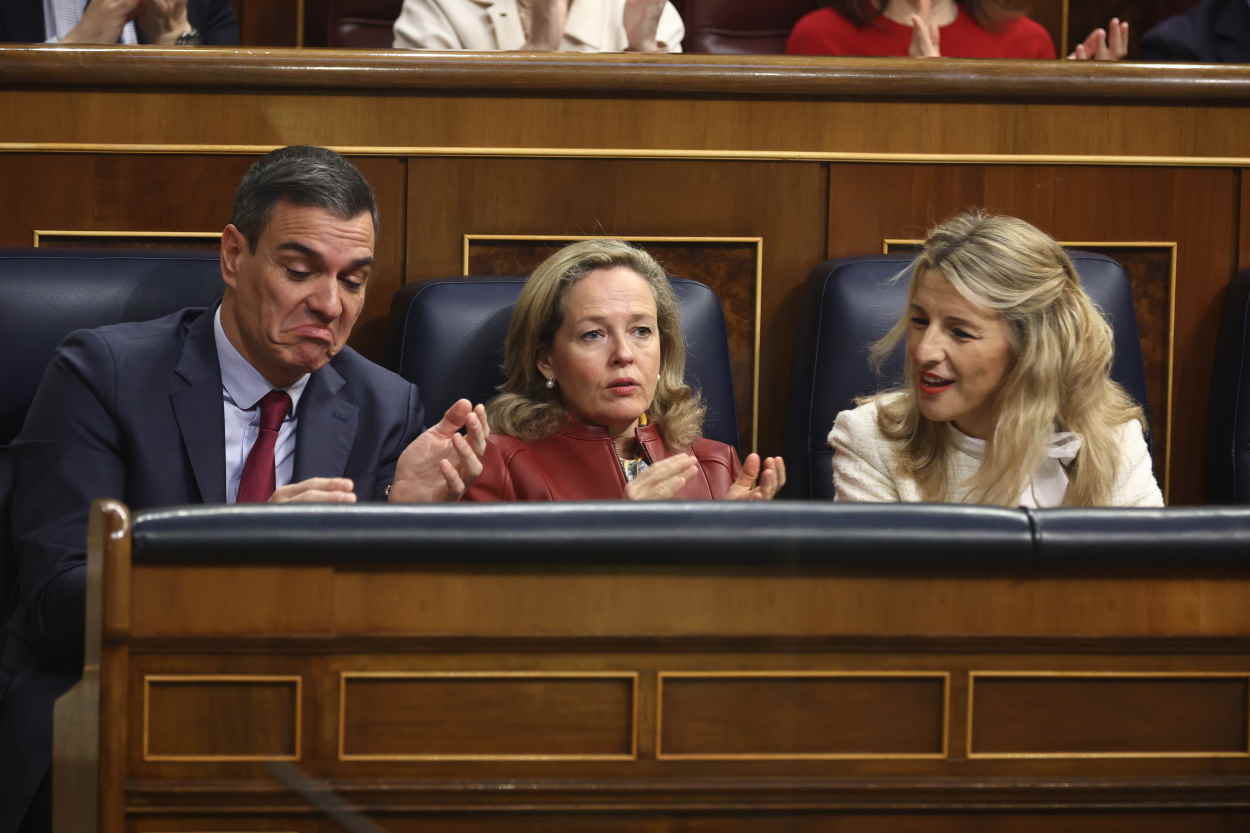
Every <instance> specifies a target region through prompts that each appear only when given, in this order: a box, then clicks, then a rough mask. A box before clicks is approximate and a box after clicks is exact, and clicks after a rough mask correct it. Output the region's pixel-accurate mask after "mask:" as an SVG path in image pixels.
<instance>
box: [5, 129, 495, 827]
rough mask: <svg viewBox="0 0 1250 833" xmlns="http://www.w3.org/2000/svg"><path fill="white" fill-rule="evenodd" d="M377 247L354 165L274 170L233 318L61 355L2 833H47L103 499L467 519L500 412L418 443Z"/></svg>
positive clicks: (235, 228)
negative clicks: (330, 507)
mask: <svg viewBox="0 0 1250 833" xmlns="http://www.w3.org/2000/svg"><path fill="white" fill-rule="evenodd" d="M376 228H377V209H376V206H375V203H374V198H373V193H372V190H371V189H370V188H369V185H368V183H366V182H365V180H364V178H363V177H361V175H360V173H359V172H358V171H357V170H356V169H355V168H354V167H353V166H352V165H351V164H350V163H348V162H347V161H346V160H344V159H343V158H342V157H340V156H339V155H338V154H336V153H334V152H333V151H329V150H325V149H322V148H308V147H292V148H283V149H281V150H278V151H274V152H273V153H271V154H269V155H268V156H266V157H264V158H262V159H261V160H260V161H258V162H257V163H256V164H255V165H253V166H252V168H251V170H249V171H248V173H247V175H246V176H245V177H244V179H243V182H242V183H241V184H240V187H239V191H238V194H237V195H236V198H235V205H234V211H233V217H232V221H231V223H230V224H229V225H227V226H226V227H225V230H224V231H223V232H222V239H221V273H222V280H223V282H224V284H225V291H224V295H223V298H222V301H221V304H220V306H218V307H216V308H215V309H186V310H182V311H180V312H177V313H174V314H173V315H168V316H165V317H164V318H158V319H156V320H154V321H147V322H142V323H129V324H116V325H112V326H107V327H101V328H98V329H95V330H83V331H79V332H76V333H73V334H71V335H70V336H69V337H68V338H67V339H66V340H65V342H63V343H62V345H61V346H60V347H59V348H58V350H57V353H56V355H55V357H54V358H53V360H52V362H51V363H50V365H49V367H48V370H47V371H46V373H45V375H44V378H43V381H42V382H41V383H40V387H39V390H38V392H37V393H36V395H35V399H34V401H33V403H32V404H31V408H30V411H29V413H28V415H27V418H26V421H25V423H24V425H23V428H22V431H21V433H20V434H19V435H18V437H17V439H16V440H15V441H14V442H13V444H12V445H11V446H10V449H9V450H10V454H11V459H12V463H13V466H14V472H15V483H14V485H15V488H14V498H13V507H12V509H13V512H12V526H13V536H12V540H13V544H14V549H15V553H16V556H17V564H18V608H17V611H16V613H15V614H14V615H13V616H12V618H11V620H10V625H9V629H8V630H9V633H8V639H7V640H5V650H4V656H3V668H4V669H5V670H6V671H7V672H8V673H9V675H10V676H12V678H13V680H14V682H13V683H12V685H11V690H10V693H9V695H8V697H7V698H6V699H5V702H4V703H3V706H2V709H0V712H2V715H0V761H6V760H7V761H8V762H10V764H11V765H13V766H16V767H17V770H18V771H17V772H15V773H14V772H8V773H4V775H5V776H7V777H2V778H0V784H3V786H0V799H3V801H4V803H3V804H0V833H7V831H8V830H11V829H12V828H13V825H15V824H16V820H17V819H19V818H21V817H22V814H23V813H25V812H26V808H27V807H28V806H31V803H30V802H31V801H32V796H34V797H36V803H35V805H34V806H33V807H32V809H31V815H30V816H29V819H30V820H29V821H28V822H27V824H28V827H27V828H26V829H28V830H39V829H42V826H43V825H44V824H46V820H47V813H48V812H49V810H48V807H46V806H41V805H40V803H39V802H40V801H43V802H46V801H47V786H46V785H47V779H46V775H45V774H46V772H47V768H48V762H49V757H50V756H49V753H50V749H51V709H52V702H53V700H54V699H55V698H56V696H58V695H59V694H60V693H62V692H63V691H64V690H65V689H67V688H68V687H69V686H70V685H72V684H73V682H74V681H75V680H76V679H77V677H78V676H79V674H80V673H81V667H82V649H83V626H84V601H85V572H86V571H85V559H84V545H85V536H86V517H87V509H88V507H89V504H90V502H91V501H92V500H93V499H95V498H100V497H116V498H119V499H121V500H123V501H124V502H126V503H127V504H128V505H129V506H130V507H131V508H132V509H144V508H151V507H158V506H169V505H176V504H185V503H221V502H235V501H236V500H237V501H244V500H253V501H256V500H260V501H263V500H268V501H270V502H287V501H314V502H340V503H352V502H355V501H357V500H388V499H389V500H391V501H438V500H456V499H458V498H459V497H460V495H461V494H463V492H464V490H465V489H466V488H467V486H468V485H469V484H470V483H472V481H473V479H474V478H475V477H476V476H477V475H478V474H480V473H481V459H480V457H481V455H482V453H483V452H484V451H485V444H486V437H487V435H488V434H489V426H488V425H487V423H486V414H485V410H484V409H483V408H482V406H481V405H478V406H477V407H476V408H474V407H472V406H471V405H470V404H469V403H468V402H467V401H465V400H460V401H459V402H457V403H456V404H455V405H453V406H452V407H451V408H450V409H448V411H447V413H446V414H444V415H443V418H442V420H441V421H440V422H439V423H438V424H437V425H435V426H434V427H433V428H430V429H429V430H427V431H425V432H424V433H421V434H420V436H417V435H418V432H419V431H420V430H421V426H422V417H423V414H422V409H421V405H420V400H419V399H418V397H417V391H416V388H415V387H413V385H411V384H409V383H408V382H407V381H405V380H403V379H401V378H400V377H399V376H396V375H395V374H393V373H391V372H390V371H387V370H384V369H383V368H381V367H378V366H377V365H374V364H373V363H372V362H370V361H368V360H367V359H365V358H364V357H362V356H360V355H359V354H358V353H356V352H355V351H354V350H352V349H351V348H350V347H347V346H346V342H347V338H348V336H349V335H350V334H351V330H352V326H353V325H354V324H355V322H356V319H357V318H358V317H359V315H360V312H361V310H362V309H363V306H364V299H365V291H366V285H367V283H368V279H369V274H370V272H371V271H372V269H373V252H374V232H375V229H376ZM271 403H272V404H271ZM462 428H463V429H464V430H465V434H464V435H461V434H460V433H459V431H460V429H462ZM414 437H415V439H414ZM7 747H13V748H7ZM0 769H2V767H0ZM41 784H42V785H43V786H42V788H41ZM6 824H7V825H8V826H7V827H6Z"/></svg>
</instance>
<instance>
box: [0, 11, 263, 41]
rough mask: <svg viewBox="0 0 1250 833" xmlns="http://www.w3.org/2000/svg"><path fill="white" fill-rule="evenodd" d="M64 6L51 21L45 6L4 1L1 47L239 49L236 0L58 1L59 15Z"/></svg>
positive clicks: (0, 25)
mask: <svg viewBox="0 0 1250 833" xmlns="http://www.w3.org/2000/svg"><path fill="white" fill-rule="evenodd" d="M59 6H64V9H65V10H64V12H63V13H62V14H58V15H55V16H54V19H52V20H49V19H47V17H45V14H44V0H4V2H3V3H0V42H16V43H42V42H44V41H49V40H51V41H57V42H60V43H118V42H119V41H122V40H123V38H124V37H125V38H126V39H127V40H131V41H132V42H138V43H153V44H163V45H166V46H173V45H176V44H180V45H196V44H208V45H214V46H236V45H238V43H239V24H238V21H237V20H235V17H234V10H233V8H231V6H230V0H91V2H90V3H88V2H87V0H53V8H54V10H55V9H57V8H58V7H59ZM131 22H133V24H134V25H133V26H132V27H130V28H129V29H128V28H127V27H128V24H130V23H131ZM127 35H128V36H129V37H126V36H127Z"/></svg>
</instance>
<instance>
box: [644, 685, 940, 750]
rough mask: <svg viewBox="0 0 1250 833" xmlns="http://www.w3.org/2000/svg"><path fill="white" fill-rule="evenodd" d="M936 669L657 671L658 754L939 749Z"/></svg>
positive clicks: (938, 690) (938, 691)
mask: <svg viewBox="0 0 1250 833" xmlns="http://www.w3.org/2000/svg"><path fill="white" fill-rule="evenodd" d="M945 683H946V678H945V677H944V676H942V675H940V674H938V675H934V674H928V675H921V674H907V673H906V672H894V673H892V674H882V675H880V676H874V675H872V673H871V672H862V673H861V674H847V673H838V672H825V673H822V672H819V671H812V672H808V673H806V674H796V673H793V672H791V673H786V672H766V671H762V672H756V673H755V674H744V673H735V672H732V671H729V672H720V673H707V672H703V673H700V672H685V673H664V672H661V673H660V684H661V694H660V717H659V721H658V722H659V725H660V727H661V728H660V742H659V743H658V744H657V751H656V754H657V757H659V758H670V759H671V758H681V759H703V760H717V759H729V760H769V759H820V758H826V759H835V758H889V759H906V758H940V757H942V756H944V755H945V751H946V685H945Z"/></svg>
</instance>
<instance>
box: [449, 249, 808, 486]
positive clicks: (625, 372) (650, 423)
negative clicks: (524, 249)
mask: <svg viewBox="0 0 1250 833" xmlns="http://www.w3.org/2000/svg"><path fill="white" fill-rule="evenodd" d="M504 355H505V358H504V373H505V376H506V378H505V381H504V383H503V385H502V386H501V390H502V391H503V392H502V393H501V394H499V396H497V397H495V398H494V399H492V400H491V402H490V403H489V405H488V406H487V413H488V414H489V416H490V421H491V423H492V425H493V426H494V429H493V430H494V432H495V433H493V434H492V435H491V438H490V441H489V442H488V443H487V448H486V455H485V460H484V470H483V472H482V476H481V477H480V478H478V480H477V482H476V483H474V485H473V486H472V487H471V488H470V489H469V491H468V493H467V494H466V499H469V500H592V499H593V500H607V499H615V498H622V497H624V498H630V499H634V500H660V499H665V498H679V499H685V500H694V499H706V498H730V499H769V498H772V497H773V496H774V495H775V494H776V493H777V490H778V489H779V488H781V486H782V485H783V484H784V483H785V464H784V463H783V461H782V460H781V458H780V457H770V458H768V459H767V460H764V461H763V464H762V466H761V462H760V458H759V455H757V454H750V455H748V456H747V459H746V463H745V465H742V466H739V463H738V455H737V452H735V451H734V449H733V448H731V447H730V446H728V445H725V444H724V443H720V442H716V441H715V440H709V439H706V438H704V437H701V436H700V433H701V431H702V427H703V414H704V409H703V405H702V403H701V402H700V401H699V399H698V396H697V395H696V394H695V392H694V391H692V390H691V389H690V387H688V386H687V385H686V383H685V381H684V374H685V369H686V348H685V343H684V341H683V339H682V334H681V319H680V308H679V306H678V303H677V299H676V297H675V296H674V294H673V290H672V287H671V286H670V285H669V282H668V277H667V276H666V275H665V274H664V270H663V269H662V268H661V267H660V265H659V264H658V263H656V262H655V259H654V258H652V257H651V255H649V254H647V253H646V252H644V251H642V250H640V249H635V248H633V247H632V246H629V245H627V244H625V243H623V242H621V241H619V240H585V241H582V242H580V243H574V244H572V245H570V246H566V247H564V248H563V249H561V250H560V251H558V252H556V253H555V254H554V255H552V256H551V257H549V258H547V260H545V261H543V263H542V264H540V265H539V267H538V268H537V269H535V270H534V274H533V275H532V276H531V277H530V279H529V280H528V281H526V284H525V287H524V289H523V290H522V292H521V297H520V298H519V299H518V301H517V304H516V307H515V309H514V310H513V313H512V321H511V324H510V325H509V328H508V338H507V342H506V344H505V351H504Z"/></svg>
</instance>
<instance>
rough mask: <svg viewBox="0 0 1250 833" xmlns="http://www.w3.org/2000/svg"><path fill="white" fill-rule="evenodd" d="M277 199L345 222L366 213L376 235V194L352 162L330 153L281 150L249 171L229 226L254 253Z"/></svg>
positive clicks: (310, 149)
mask: <svg viewBox="0 0 1250 833" xmlns="http://www.w3.org/2000/svg"><path fill="white" fill-rule="evenodd" d="M278 200H286V201H287V202H289V203H293V204H294V205H304V206H312V207H314V208H321V209H324V210H325V211H328V212H329V213H331V214H333V215H334V216H336V217H341V218H342V219H344V220H350V219H351V218H353V217H356V216H358V215H359V214H362V213H364V212H366V211H367V212H369V216H370V217H372V218H373V233H374V235H376V234H377V233H378V205H377V202H376V201H375V200H374V198H373V189H372V188H370V187H369V183H368V182H366V181H365V178H364V177H363V176H361V175H360V171H358V170H356V167H355V166H354V165H353V164H352V163H351V162H348V161H347V160H346V159H344V158H343V157H342V156H339V155H338V154H337V153H335V152H334V151H332V150H328V149H326V148H319V147H312V146H310V145H292V146H291V147H285V148H279V149H278V150H275V151H272V152H271V153H267V154H265V155H264V156H262V157H261V158H260V159H259V160H257V161H256V163H255V164H253V165H252V167H250V168H248V170H247V173H246V174H244V175H243V181H242V182H240V183H239V190H238V191H237V192H236V193H235V195H234V211H233V212H232V214H231V217H230V222H231V223H233V224H234V227H235V228H237V229H238V230H239V231H240V232H241V233H242V234H243V236H244V237H245V238H246V239H247V246H248V249H249V250H250V251H252V252H255V251H256V244H257V243H258V242H260V236H261V234H263V233H264V231H265V227H266V226H268V225H269V216H270V214H271V213H272V212H273V205H274V203H276V202H277V201H278Z"/></svg>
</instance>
